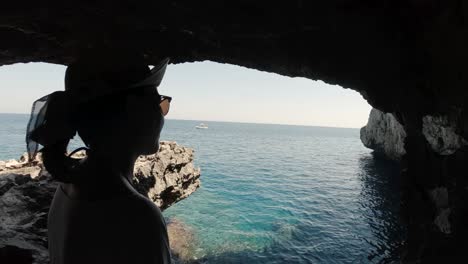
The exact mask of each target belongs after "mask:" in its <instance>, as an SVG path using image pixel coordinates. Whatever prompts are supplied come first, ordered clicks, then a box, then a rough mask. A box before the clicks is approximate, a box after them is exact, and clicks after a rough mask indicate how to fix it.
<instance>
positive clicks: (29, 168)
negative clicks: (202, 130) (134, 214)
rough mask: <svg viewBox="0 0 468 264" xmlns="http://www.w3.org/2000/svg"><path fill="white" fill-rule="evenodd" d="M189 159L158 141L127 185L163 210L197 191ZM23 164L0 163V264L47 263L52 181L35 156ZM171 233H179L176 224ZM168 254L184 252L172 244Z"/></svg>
mask: <svg viewBox="0 0 468 264" xmlns="http://www.w3.org/2000/svg"><path fill="white" fill-rule="evenodd" d="M75 155H76V156H75V157H77V158H79V157H80V156H81V157H83V156H84V153H80V152H79V153H77V154H75ZM193 157H194V150H193V149H190V148H187V147H183V146H180V145H178V144H177V143H176V142H167V141H163V142H161V143H160V148H159V152H158V153H157V154H152V155H147V156H140V157H139V158H138V160H137V162H136V163H135V168H134V179H133V185H134V186H135V187H136V189H137V190H138V191H139V192H140V193H142V194H143V195H145V196H147V197H148V198H149V199H151V200H152V201H153V202H154V203H155V204H156V205H157V206H158V207H159V208H161V210H164V209H166V208H168V207H169V206H171V205H173V204H175V203H177V202H178V201H180V200H182V199H185V198H187V197H188V196H189V195H190V194H192V193H193V192H194V191H196V190H197V189H198V188H199V187H200V169H199V168H196V167H195V166H194V164H193ZM26 160H27V159H26V155H23V156H22V157H21V158H20V159H19V160H8V161H0V263H18V264H20V263H37V264H42V263H44V264H45V263H49V260H48V252H47V213H48V210H49V205H50V202H51V200H52V198H53V195H54V193H55V189H56V188H57V182H55V181H53V180H52V179H51V177H50V175H49V174H48V172H47V171H46V170H45V169H44V166H43V164H42V161H41V158H40V155H38V158H37V160H35V161H34V162H33V163H28V162H26ZM176 228H177V230H179V229H181V228H180V223H178V224H177V225H176ZM168 229H169V230H171V229H172V227H171V224H169V226H168ZM169 233H170V234H179V233H180V232H171V231H169ZM174 241H178V240H177V239H176V238H174ZM183 247H186V246H185V245H183ZM171 249H172V250H173V251H174V252H175V255H180V253H179V254H178V252H179V251H181V250H185V249H181V248H179V246H178V245H172V243H171Z"/></svg>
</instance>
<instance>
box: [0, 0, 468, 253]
mask: <svg viewBox="0 0 468 264" xmlns="http://www.w3.org/2000/svg"><path fill="white" fill-rule="evenodd" d="M467 5H468V3H466V2H464V1H462V0H446V1H443V0H380V1H375V0H373V1H371V0H364V1H355V0H354V1H353V0H329V1H303V0H296V1H288V2H287V3H286V2H274V1H247V0H236V1H233V0H229V1H228V0H225V1H219V0H218V1H214V0H207V1H202V2H200V1H181V0H169V1H165V2H163V3H162V2H159V1H138V2H136V1H128V0H124V1H118V2H116V1H108V0H105V1H99V2H98V3H95V2H92V1H47V2H44V1H32V0H26V1H21V2H20V1H9V2H8V3H4V4H3V5H2V8H1V9H0V36H1V40H2V41H0V65H7V64H13V63H17V62H32V61H35V62H38V61H42V62H51V63H59V64H65V65H66V64H69V63H70V62H72V61H73V60H74V59H75V58H76V57H77V54H78V53H79V51H80V50H82V49H83V48H85V47H89V46H93V45H95V44H96V43H101V44H102V43H104V44H105V45H109V47H112V46H116V45H121V46H125V47H132V48H137V49H139V50H141V51H142V52H144V53H145V54H146V56H147V59H148V61H149V62H155V61H156V60H157V59H158V58H159V57H160V56H161V55H169V56H170V57H171V59H172V63H183V62H191V61H203V60H211V61H216V62H221V63H231V64H236V65H241V66H245V67H249V68H255V69H258V70H263V71H269V72H275V73H278V74H282V75H286V76H302V77H306V78H310V79H320V80H323V81H325V82H328V83H331V84H339V85H341V86H343V87H345V88H350V89H353V90H356V91H358V92H360V93H361V94H362V95H363V97H364V98H365V99H366V100H367V101H368V102H369V103H370V104H371V105H372V106H373V107H375V108H377V109H379V110H381V111H384V112H389V113H392V114H393V115H394V116H395V117H396V118H397V119H398V121H399V122H400V123H401V124H402V125H403V126H404V128H405V131H406V133H407V137H406V141H405V149H406V155H405V157H404V158H403V163H404V164H405V165H404V169H403V171H402V173H403V176H404V178H405V183H404V186H403V190H404V194H405V195H404V198H403V200H402V207H403V209H404V210H403V211H404V212H406V214H405V215H404V216H403V219H404V220H405V221H406V223H407V224H408V225H409V237H408V241H407V245H406V250H405V252H404V254H403V259H404V260H407V261H411V260H427V259H431V258H432V257H434V256H435V257H440V258H444V257H447V258H448V256H457V255H460V254H464V253H463V252H462V249H463V248H464V247H465V246H466V245H467V241H468V230H467V227H465V225H464V224H463V223H466V222H467V221H468V217H467V212H468V209H467V205H468V202H467V197H468V195H467V192H468V187H467V186H468V184H467V174H468V173H467V172H466V169H465V164H466V162H467V159H468V153H467V149H466V146H463V145H460V146H459V148H458V149H456V150H454V151H453V152H452V153H450V154H442V153H439V152H438V151H437V149H438V148H437V147H435V148H434V144H431V142H430V140H428V139H427V137H426V135H425V134H424V131H423V130H424V127H426V128H427V127H428V125H427V120H428V118H429V119H430V120H435V123H437V122H439V121H437V120H439V119H440V120H443V121H441V122H442V123H443V122H445V123H444V124H445V125H443V126H442V127H444V126H445V127H450V131H453V132H454V133H455V134H456V135H458V136H460V137H461V138H462V139H468V117H467V116H468V113H467V103H468V96H467V95H468V94H467V93H468V92H467V89H466V88H465V87H466V86H467V81H468V78H467V76H468V75H467V71H468V67H466V66H465V64H466V61H467V57H468V52H467V49H466V48H465V47H467V44H468V43H467V41H468V36H467V25H466V23H467V22H466V19H467V15H468V6H467ZM2 89H5V88H2ZM220 89H222V88H220ZM424 120H426V123H425V121H424ZM439 123H440V122H439ZM425 124H426V125H425ZM430 126H431V125H429V127H430ZM436 130H437V129H436ZM438 131H443V130H440V129H439V130H438ZM437 133H438V132H437ZM437 133H436V134H437ZM436 141H440V140H438V139H437V140H436ZM440 144H444V140H443V139H442V143H440ZM441 193H442V195H439V194H441ZM436 194H437V195H436ZM434 197H435V198H434ZM441 197H442V198H441ZM441 200H443V202H441ZM444 221H445V222H444ZM442 222H443V223H444V224H445V226H447V224H448V225H450V228H442V229H441V228H440V226H444V225H442V224H441V223H442ZM436 223H439V225H437V224H436Z"/></svg>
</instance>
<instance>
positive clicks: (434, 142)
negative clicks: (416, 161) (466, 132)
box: [422, 115, 468, 155]
mask: <svg viewBox="0 0 468 264" xmlns="http://www.w3.org/2000/svg"><path fill="white" fill-rule="evenodd" d="M456 127H457V124H456V123H455V122H453V121H451V120H449V118H448V117H447V116H430V115H426V116H424V117H423V129H422V132H423V134H424V137H425V138H426V140H427V142H428V143H429V145H430V146H431V148H432V150H433V151H434V152H436V153H439V154H440V155H451V154H453V153H455V151H457V150H458V149H460V148H461V147H463V146H467V145H468V142H467V141H466V140H465V139H464V138H463V137H461V136H460V135H458V134H457V131H456Z"/></svg>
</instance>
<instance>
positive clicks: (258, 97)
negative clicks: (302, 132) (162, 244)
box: [0, 62, 371, 128]
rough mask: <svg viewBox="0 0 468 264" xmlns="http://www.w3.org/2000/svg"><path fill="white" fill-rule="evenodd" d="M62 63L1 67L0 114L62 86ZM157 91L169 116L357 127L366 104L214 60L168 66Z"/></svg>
mask: <svg viewBox="0 0 468 264" xmlns="http://www.w3.org/2000/svg"><path fill="white" fill-rule="evenodd" d="M64 74H65V67H64V66H62V65H54V64H46V63H28V64H22V63H19V64H14V65H8V66H3V67H0V90H1V96H0V113H29V112H30V110H31V104H32V102H33V101H34V100H36V99H38V98H40V97H42V96H44V95H46V94H49V93H51V92H53V91H57V90H63V89H64V88H63V78H64ZM158 90H159V92H160V94H164V95H169V96H172V98H173V101H172V103H171V110H170V112H169V114H168V116H167V118H169V119H184V120H200V121H204V122H208V121H228V122H247V123H270V124H288V125H307V126H327V127H350V128H360V127H362V126H364V125H366V123H367V119H368V116H369V112H370V110H371V106H370V105H369V104H368V103H367V102H366V101H365V100H364V99H363V98H362V96H361V95H360V94H359V93H357V92H355V91H353V90H350V89H344V88H343V87H340V86H337V85H330V84H326V83H324V82H322V81H314V80H309V79H306V78H291V77H286V76H281V75H278V74H274V73H268V72H262V71H258V70H253V69H248V68H244V67H240V66H235V65H230V64H221V63H214V62H196V63H184V64H178V65H169V66H168V68H167V71H166V75H165V77H164V80H163V82H162V83H161V85H160V87H159V88H158Z"/></svg>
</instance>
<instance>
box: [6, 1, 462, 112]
mask: <svg viewBox="0 0 468 264" xmlns="http://www.w3.org/2000/svg"><path fill="white" fill-rule="evenodd" d="M459 5H463V4H462V2H461V1H420V0H413V1H390V0H388V1H375V0H374V1H351V0H339V1H338V0H329V1H301V0H298V1H287V2H285V1H281V2H280V1H245V0H237V1H233V0H231V1H220V0H218V1H213V0H207V1H174V0H172V1H98V2H95V1H31V0H26V1H9V2H8V3H7V4H4V5H3V6H2V8H1V9H0V13H1V15H0V36H1V42H0V65H8V64H13V63H19V62H49V63H57V64H64V65H67V64H69V63H70V62H72V61H73V60H74V58H76V54H77V50H80V49H82V48H83V47H87V46H92V45H94V44H95V43H107V44H109V45H111V44H112V43H118V44H119V45H130V46H132V47H136V48H138V49H139V50H141V51H142V52H144V54H146V56H147V58H148V60H149V62H152V61H153V62H154V61H156V60H157V58H158V57H159V56H161V54H164V55H169V56H170V57H171V62H172V63H183V62H194V61H204V60H210V61H215V62H220V63H230V64H235V65H240V66H245V67H248V68H254V69H258V70H262V71H268V72H274V73H278V74H281V75H285V76H291V77H298V76H300V77H306V78H309V79H320V80H323V81H325V82H328V83H331V84H338V85H341V86H343V87H345V88H351V89H354V90H356V91H359V92H360V93H361V94H362V95H363V96H364V98H366V99H367V100H368V101H369V102H370V103H371V104H372V105H374V106H376V107H379V108H380V109H383V110H388V111H399V110H401V108H404V107H405V103H404V102H403V101H405V100H404V99H402V98H405V96H406V97H415V96H421V97H420V98H423V99H424V98H427V99H428V101H430V98H432V97H433V96H434V94H433V90H434V88H433V87H432V86H435V85H436V84H437V81H438V80H439V79H441V78H437V80H435V79H434V78H433V76H432V74H433V73H434V72H435V71H443V73H444V74H446V75H447V76H445V75H444V76H442V77H443V78H450V77H452V76H451V74H455V75H456V76H459V75H461V74H463V73H460V72H458V73H453V72H452V69H455V68H456V69H458V68H460V66H461V64H462V63H463V62H461V58H463V56H461V58H459V57H460V53H459V52H458V51H459V50H460V49H462V48H463V43H465V42H464V41H461V42H460V44H456V43H458V42H456V41H458V40H461V39H464V33H465V30H464V24H463V21H461V20H462V18H463V12H459V11H458V10H460V8H459V7H460V6H459ZM462 10H464V9H463V8H462ZM447 28H449V29H450V30H447ZM454 40H456V41H454ZM117 56H118V54H117ZM434 62H437V63H434ZM434 65H436V66H434ZM455 75H454V76H455ZM443 78H442V79H443ZM457 78H459V77H457ZM433 79H434V80H433ZM428 83H429V84H430V85H428ZM460 85H461V84H460ZM453 89H456V88H453ZM447 96H449V95H447ZM455 98H456V96H455ZM423 101H424V100H423ZM399 102H400V103H399ZM428 104H431V106H432V105H433V103H432V102H431V103H428ZM424 107H425V106H424V105H421V108H424ZM426 108H427V107H426ZM429 108H430V107H429Z"/></svg>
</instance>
